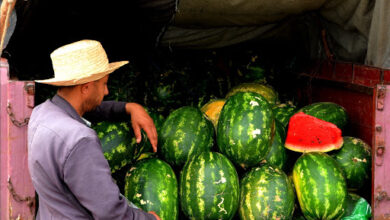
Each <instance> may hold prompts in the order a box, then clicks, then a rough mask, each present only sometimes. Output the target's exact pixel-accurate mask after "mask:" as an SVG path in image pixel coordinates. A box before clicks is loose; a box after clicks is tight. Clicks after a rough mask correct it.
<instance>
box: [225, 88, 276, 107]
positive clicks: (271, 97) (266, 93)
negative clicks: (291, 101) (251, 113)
mask: <svg viewBox="0 0 390 220" xmlns="http://www.w3.org/2000/svg"><path fill="white" fill-rule="evenodd" d="M238 92H254V93H257V94H260V95H262V96H263V97H264V98H265V99H266V100H267V101H268V102H269V103H270V104H271V105H274V104H276V103H277V102H278V100H279V97H278V93H277V92H276V91H275V90H274V89H273V88H272V87H271V86H270V85H267V84H262V83H241V84H239V85H237V86H235V87H233V88H232V89H230V91H229V92H228V93H227V94H226V97H225V98H229V97H230V96H233V95H234V94H236V93H238Z"/></svg>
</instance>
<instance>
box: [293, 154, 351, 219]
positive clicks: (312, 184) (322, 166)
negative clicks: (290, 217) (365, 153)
mask: <svg viewBox="0 0 390 220" xmlns="http://www.w3.org/2000/svg"><path fill="white" fill-rule="evenodd" d="M293 181H294V185H295V190H296V194H297V198H298V201H299V205H300V207H301V210H302V213H303V215H304V216H305V218H306V219H308V220H311V219H340V217H341V216H342V215H343V213H344V210H345V199H346V197H347V183H346V181H345V179H344V176H343V171H342V169H341V167H340V165H339V164H338V163H337V161H336V160H334V159H333V158H332V157H331V156H329V155H327V154H326V153H323V152H310V153H305V154H303V155H302V156H301V157H299V158H298V160H297V161H296V162H295V165H294V168H293Z"/></svg>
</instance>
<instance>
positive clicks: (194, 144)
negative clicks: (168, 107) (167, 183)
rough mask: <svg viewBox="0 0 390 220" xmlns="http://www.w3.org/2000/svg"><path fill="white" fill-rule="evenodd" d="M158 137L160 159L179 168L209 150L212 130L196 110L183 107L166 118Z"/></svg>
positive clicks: (209, 124) (212, 139)
mask: <svg viewBox="0 0 390 220" xmlns="http://www.w3.org/2000/svg"><path fill="white" fill-rule="evenodd" d="M159 137H160V142H159V143H160V145H159V146H160V148H159V149H160V151H159V152H160V154H161V156H162V158H163V159H164V160H165V161H166V162H168V163H169V164H170V165H172V166H174V167H181V166H182V165H184V163H185V162H187V160H188V159H190V158H191V157H192V156H195V155H198V154H200V153H201V152H203V151H209V150H210V149H211V147H212V146H213V143H214V128H213V125H212V123H211V122H210V121H209V120H207V119H206V117H204V116H203V113H202V112H201V111H200V110H199V109H198V108H195V107H190V106H184V107H181V108H179V109H176V110H175V111H173V112H172V113H171V114H170V115H169V116H168V117H167V119H166V120H165V122H164V124H163V126H162V128H161V134H160V135H159Z"/></svg>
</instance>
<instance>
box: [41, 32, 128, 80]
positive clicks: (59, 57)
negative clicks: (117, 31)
mask: <svg viewBox="0 0 390 220" xmlns="http://www.w3.org/2000/svg"><path fill="white" fill-rule="evenodd" d="M50 57H51V60H52V64H53V69H54V78H51V79H45V80H35V81H36V82H39V83H44V84H50V85H55V86H72V85H79V84H83V83H87V82H92V81H95V80H98V79H101V78H103V77H104V76H106V75H107V74H110V73H112V72H114V71H115V70H116V69H118V68H119V67H121V66H123V65H125V64H127V63H128V61H119V62H113V63H109V62H108V58H107V54H106V52H105V51H104V49H103V47H102V45H101V44H100V42H98V41H95V40H81V41H77V42H74V43H71V44H68V45H65V46H62V47H60V48H58V49H56V50H54V51H53V52H52V53H51V54H50Z"/></svg>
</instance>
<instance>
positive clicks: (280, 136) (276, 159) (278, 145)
mask: <svg viewBox="0 0 390 220" xmlns="http://www.w3.org/2000/svg"><path fill="white" fill-rule="evenodd" d="M275 127H276V129H275V134H274V138H273V140H272V144H271V147H270V150H269V152H268V154H267V156H266V157H265V159H264V160H263V161H262V163H268V164H269V165H271V166H274V167H277V168H279V169H282V170H284V169H285V165H286V162H287V153H286V148H285V147H284V140H285V133H286V132H285V130H284V126H283V125H282V124H281V123H280V122H279V121H276V120H275Z"/></svg>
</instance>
